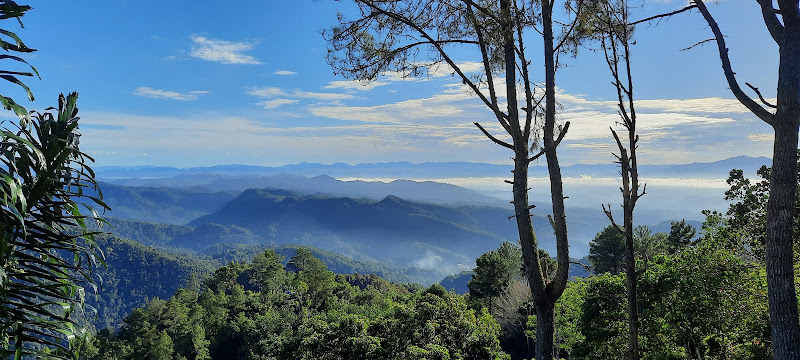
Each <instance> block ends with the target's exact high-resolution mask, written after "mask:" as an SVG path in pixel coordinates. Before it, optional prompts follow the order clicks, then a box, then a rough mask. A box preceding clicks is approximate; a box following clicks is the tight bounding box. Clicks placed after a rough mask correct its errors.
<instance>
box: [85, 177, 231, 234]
mask: <svg viewBox="0 0 800 360" xmlns="http://www.w3.org/2000/svg"><path fill="white" fill-rule="evenodd" d="M100 188H101V189H102V192H103V197H104V199H105V202H106V204H108V205H109V207H111V214H110V215H111V216H114V217H118V218H126V219H137V220H144V221H149V222H156V223H167V224H185V223H187V222H189V221H191V220H192V219H195V218H197V217H199V216H202V215H205V214H208V213H211V212H214V211H216V210H219V209H220V208H221V207H222V206H223V205H224V204H225V203H227V202H228V201H230V200H231V199H233V198H234V197H235V196H236V194H237V192H224V191H205V190H191V189H180V188H166V187H129V186H120V185H115V184H111V183H101V184H100Z"/></svg>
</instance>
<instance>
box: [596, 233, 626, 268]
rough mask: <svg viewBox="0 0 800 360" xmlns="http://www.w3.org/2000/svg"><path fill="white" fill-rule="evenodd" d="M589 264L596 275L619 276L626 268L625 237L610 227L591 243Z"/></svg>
mask: <svg viewBox="0 0 800 360" xmlns="http://www.w3.org/2000/svg"><path fill="white" fill-rule="evenodd" d="M589 263H590V264H591V265H592V269H593V270H594V272H595V273H596V274H602V273H611V274H619V273H621V272H622V271H623V270H624V268H625V235H624V234H623V233H622V232H621V231H619V230H618V229H617V228H616V227H615V226H614V225H609V226H607V227H606V228H605V229H603V231H601V232H599V233H597V236H595V238H594V239H593V240H592V242H590V243H589Z"/></svg>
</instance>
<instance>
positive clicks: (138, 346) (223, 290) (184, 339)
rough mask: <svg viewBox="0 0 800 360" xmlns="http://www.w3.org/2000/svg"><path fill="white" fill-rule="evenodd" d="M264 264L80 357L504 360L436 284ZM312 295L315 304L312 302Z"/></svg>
mask: <svg viewBox="0 0 800 360" xmlns="http://www.w3.org/2000/svg"><path fill="white" fill-rule="evenodd" d="M262 255H263V257H262V256H259V258H258V259H256V260H254V262H253V263H252V264H240V263H231V264H229V265H227V266H225V267H222V268H220V269H218V270H217V271H216V272H215V275H214V277H213V278H212V279H211V280H209V282H208V286H207V287H205V288H203V289H200V290H199V291H191V290H181V291H178V292H177V293H176V294H175V295H174V296H173V297H172V298H171V299H170V300H168V301H164V300H158V299H155V300H152V301H151V302H150V303H149V304H148V306H147V308H145V309H137V310H135V311H134V312H133V313H132V314H131V315H130V316H129V317H127V318H126V319H125V325H124V326H123V328H122V329H121V330H120V331H119V332H118V333H116V334H112V333H109V332H102V333H100V334H98V336H97V337H96V338H95V339H93V341H92V343H91V346H89V349H88V350H89V351H88V352H87V353H86V356H87V357H86V358H95V357H93V356H94V355H100V357H97V358H107V359H111V358H113V359H157V358H169V359H175V358H177V359H181V358H185V359H188V360H192V359H398V360H399V359H507V358H508V357H507V356H506V355H505V354H503V353H502V351H501V350H500V345H499V342H498V338H497V337H498V333H499V326H498V325H497V322H496V321H494V319H493V318H492V317H491V316H490V315H489V314H488V313H486V312H482V313H476V312H475V311H474V310H471V309H469V308H468V307H467V304H466V301H465V298H464V297H463V296H460V295H457V294H454V293H451V292H448V291H446V290H445V289H444V288H443V287H441V286H439V285H434V286H431V287H430V288H428V289H426V290H425V291H421V292H419V293H416V294H411V293H409V292H408V291H406V290H405V288H400V287H397V286H394V285H392V284H390V283H388V282H386V281H385V280H382V279H380V278H378V277H376V276H362V275H357V274H356V275H348V276H341V275H339V276H335V277H328V276H327V275H323V274H330V272H327V270H325V264H324V263H322V262H321V261H320V260H319V259H317V258H315V257H313V255H310V252H309V251H308V250H307V249H299V251H298V252H297V254H296V255H295V256H294V257H293V259H291V260H290V262H291V263H292V264H293V266H296V267H297V273H296V274H292V273H290V272H288V271H286V270H284V269H283V268H280V269H278V268H277V267H276V266H275V265H276V264H278V263H280V256H279V255H277V254H276V253H274V252H270V251H267V252H265V253H263V254H262ZM267 269H269V270H268V271H267ZM312 273H314V274H316V275H312ZM268 274H272V275H268ZM330 275H332V274H330ZM283 276H286V277H292V278H293V279H292V281H291V282H290V283H289V284H290V285H289V286H288V288H287V289H288V291H286V292H276V291H269V290H268V291H258V290H256V291H250V290H246V289H245V285H248V284H251V283H256V284H257V285H260V284H263V283H267V284H270V281H273V280H274V279H275V278H280V277H283ZM315 276H319V278H318V279H317V278H315ZM318 280H319V281H318ZM267 288H268V286H267ZM321 289H324V290H321ZM310 294H315V295H313V296H317V297H319V298H318V299H317V300H318V301H316V302H312V301H308V300H309V299H310V298H311V295H310ZM320 304H323V306H319V305H320ZM110 354H113V355H110Z"/></svg>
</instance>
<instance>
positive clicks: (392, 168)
mask: <svg viewBox="0 0 800 360" xmlns="http://www.w3.org/2000/svg"><path fill="white" fill-rule="evenodd" d="M770 163H771V160H770V159H769V158H766V157H749V156H737V157H733V158H729V159H724V160H719V161H714V162H709V163H691V164H672V165H640V172H641V173H642V174H646V176H649V177H683V178H692V177H699V178H725V177H727V174H728V172H729V171H730V170H731V169H733V168H736V169H745V170H746V169H753V171H755V169H757V168H758V167H760V166H761V165H766V164H770ZM616 167H617V165H615V164H614V163H612V162H610V161H609V163H607V164H593V165H586V164H576V165H571V166H564V167H562V169H561V172H562V174H563V175H564V176H580V175H589V176H599V177H616V176H618V173H617V170H616ZM511 169H512V165H511V164H502V165H497V164H487V163H472V162H425V163H418V164H414V163H409V162H387V163H364V164H356V165H349V164H343V163H336V164H316V163H299V164H290V165H283V166H276V167H266V166H252V165H219V166H211V167H194V168H186V169H180V168H174V167H155V166H134V167H119V166H115V167H108V166H102V167H97V168H96V171H97V174H98V177H99V178H104V179H132V178H138V179H160V178H171V177H175V176H179V175H198V174H203V176H205V177H210V178H213V176H214V175H223V176H234V177H241V176H274V175H281V174H291V175H302V176H309V177H313V176H318V175H328V176H332V177H376V178H399V179H435V178H448V177H506V176H508V174H509V171H511ZM530 174H531V176H546V175H547V168H546V166H544V163H543V162H542V163H537V164H534V165H533V166H531V170H530ZM643 176H645V175H643ZM195 181H200V179H199V178H196V179H195Z"/></svg>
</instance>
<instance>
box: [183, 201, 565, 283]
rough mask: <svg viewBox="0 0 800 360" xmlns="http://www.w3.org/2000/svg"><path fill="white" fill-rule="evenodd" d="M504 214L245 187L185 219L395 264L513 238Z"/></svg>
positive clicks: (470, 251) (467, 257)
mask: <svg viewBox="0 0 800 360" xmlns="http://www.w3.org/2000/svg"><path fill="white" fill-rule="evenodd" d="M508 212H509V211H507V210H504V209H500V208H488V207H446V206H439V205H431V204H422V203H415V202H411V201H406V200H403V199H400V198H398V197H396V196H387V197H386V198H384V199H383V200H381V201H378V202H375V201H370V200H364V199H352V198H340V197H324V196H301V195H296V194H294V193H291V192H288V191H282V190H265V189H250V190H247V191H245V192H243V193H242V194H240V195H239V196H237V197H236V198H235V199H233V200H231V202H229V203H228V204H227V205H226V206H225V207H224V208H222V209H221V210H220V211H218V212H216V213H213V214H209V215H206V216H203V217H200V218H198V219H196V220H194V221H192V222H191V223H190V225H191V226H200V225H202V224H207V223H216V224H221V225H226V226H231V225H236V226H240V227H242V228H246V229H248V230H251V231H253V232H254V233H256V234H259V235H261V236H263V237H264V238H265V240H266V241H270V242H274V243H276V244H286V243H300V244H307V245H313V246H316V247H319V248H322V249H325V250H332V251H336V252H340V253H343V254H345V255H349V256H354V257H357V258H359V257H360V258H367V259H378V260H381V261H386V262H389V263H391V264H394V265H399V266H409V265H414V266H418V267H422V268H432V267H440V266H442V265H445V266H448V267H452V268H457V267H458V264H462V265H463V264H466V263H471V261H472V259H474V258H476V257H477V256H479V255H480V254H482V253H484V252H486V251H489V250H491V249H494V248H496V247H497V246H499V244H500V243H502V241H504V240H508V239H511V240H512V241H513V240H514V239H515V238H516V236H515V234H516V230H515V227H514V226H513V224H511V223H509V222H508V221H507V216H508ZM541 221H542V220H541V219H537V222H541ZM543 221H547V220H543ZM501 229H502V230H501ZM499 230H501V231H499ZM498 231H499V232H498ZM541 238H542V239H547V238H548V236H546V235H545V236H542V237H541ZM550 238H552V235H551V236H550ZM542 242H543V243H544V244H547V243H548V241H542Z"/></svg>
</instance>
